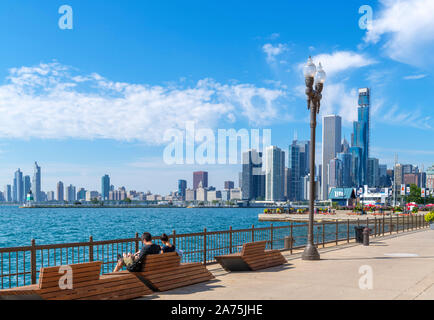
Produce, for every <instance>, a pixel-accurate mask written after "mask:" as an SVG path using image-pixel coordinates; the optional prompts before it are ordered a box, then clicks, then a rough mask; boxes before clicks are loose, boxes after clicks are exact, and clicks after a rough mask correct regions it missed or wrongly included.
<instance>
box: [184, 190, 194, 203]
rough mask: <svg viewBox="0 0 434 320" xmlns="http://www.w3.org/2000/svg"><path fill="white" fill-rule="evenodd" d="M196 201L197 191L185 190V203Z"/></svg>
mask: <svg viewBox="0 0 434 320" xmlns="http://www.w3.org/2000/svg"><path fill="white" fill-rule="evenodd" d="M195 200H196V190H193V189H187V190H185V201H195Z"/></svg>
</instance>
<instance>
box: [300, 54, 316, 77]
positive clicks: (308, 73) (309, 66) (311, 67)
mask: <svg viewBox="0 0 434 320" xmlns="http://www.w3.org/2000/svg"><path fill="white" fill-rule="evenodd" d="M315 73H316V66H315V64H314V63H313V60H312V58H311V57H309V59H308V60H307V63H306V64H305V66H304V68H303V74H304V77H305V78H313V77H315Z"/></svg>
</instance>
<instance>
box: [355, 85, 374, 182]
mask: <svg viewBox="0 0 434 320" xmlns="http://www.w3.org/2000/svg"><path fill="white" fill-rule="evenodd" d="M370 100H371V93H370V89H369V88H363V89H359V107H358V109H357V115H358V119H357V121H354V123H353V129H354V132H353V137H352V143H351V146H352V147H358V148H360V152H361V155H360V166H361V167H360V170H359V172H358V174H360V177H355V180H356V181H359V183H360V184H359V185H358V186H362V185H365V184H367V183H368V159H369V117H370V111H369V109H370V105H371V101H370Z"/></svg>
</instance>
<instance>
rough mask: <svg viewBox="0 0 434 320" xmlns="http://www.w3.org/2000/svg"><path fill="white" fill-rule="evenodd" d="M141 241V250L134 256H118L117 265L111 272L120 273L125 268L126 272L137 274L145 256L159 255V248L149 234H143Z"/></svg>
mask: <svg viewBox="0 0 434 320" xmlns="http://www.w3.org/2000/svg"><path fill="white" fill-rule="evenodd" d="M141 239H142V242H143V247H142V249H140V251H139V252H136V253H135V254H131V253H128V254H125V253H124V255H123V256H121V255H118V263H117V264H116V268H115V269H114V270H113V272H118V271H120V270H121V269H122V267H123V266H126V267H127V270H128V271H131V272H138V271H140V270H141V268H142V263H143V260H144V258H145V256H146V255H148V254H159V253H160V252H161V247H160V246H159V245H158V244H155V243H153V242H152V236H151V234H150V233H149V232H144V233H143V234H142V238H141Z"/></svg>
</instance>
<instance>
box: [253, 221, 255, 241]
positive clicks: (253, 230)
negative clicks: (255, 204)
mask: <svg viewBox="0 0 434 320" xmlns="http://www.w3.org/2000/svg"><path fill="white" fill-rule="evenodd" d="M252 242H255V226H254V225H253V224H252Z"/></svg>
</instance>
